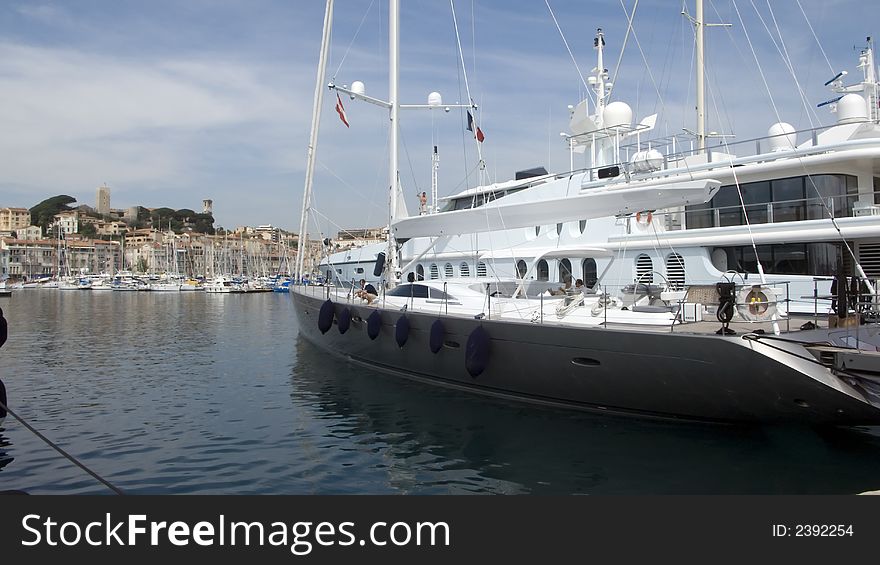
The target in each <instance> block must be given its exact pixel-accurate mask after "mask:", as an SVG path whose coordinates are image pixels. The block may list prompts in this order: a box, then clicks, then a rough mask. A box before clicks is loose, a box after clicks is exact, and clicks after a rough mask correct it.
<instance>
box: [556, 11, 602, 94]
mask: <svg viewBox="0 0 880 565" xmlns="http://www.w3.org/2000/svg"><path fill="white" fill-rule="evenodd" d="M544 3H545V4H547V9H548V10H550V17H552V18H553V23H554V24H556V29H557V30H558V31H559V37H561V38H562V43H564V44H565V50H566V51H568V56H569V57H571V62H572V63H574V68H575V69H576V70H577V73H578V76H579V77H581V83H583V85H584V89H586V91H587V95H588V96H589V97H590V102H592V103H593V105H595V104H596V101H595V100H594V99H593V92H592V91H591V90H590V87H589V86H587V80H586V79H585V78H584V74H583V73H582V72H581V68H580V67H579V66H578V64H577V60H576V59H575V58H574V53H572V52H571V47H569V46H568V41H566V39H565V34H564V33H562V28H561V27H559V22H558V21H557V20H556V14H554V13H553V8H551V7H550V0H544ZM600 72H601V69H600Z"/></svg>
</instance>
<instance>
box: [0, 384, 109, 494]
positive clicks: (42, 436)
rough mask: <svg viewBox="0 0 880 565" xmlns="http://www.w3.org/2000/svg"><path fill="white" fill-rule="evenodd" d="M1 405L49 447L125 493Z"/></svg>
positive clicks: (99, 480)
mask: <svg viewBox="0 0 880 565" xmlns="http://www.w3.org/2000/svg"><path fill="white" fill-rule="evenodd" d="M0 407H2V408H3V409H4V410H6V412H8V413H9V414H10V415H11V416H12V417H13V418H15V419H16V420H18V421H19V422H20V423H21V425H22V426H24V427H25V428H27V429H28V430H29V431H31V432H32V433H33V434H34V435H35V436H37V437H38V438H40V439H41V440H43V441H44V442H45V443H46V445H48V446H49V447H51V448H52V449H54V450H55V451H57V452H58V453H60V454H61V455H63V456H64V457H65V458H66V459H67V460H68V461H70V462H71V463H73V464H74V465H76V466H77V467H79V468H80V469H82V470H83V471H85V472H86V473H88V474H89V475H91V476H92V477H94V478H95V479H96V480H97V481H98V482H100V483H101V484H103V485H104V486H106V487H107V488H109V489H110V490H112V491H113V492H114V493H116V494H125V493H124V492H122V490H121V489H120V488H118V487H116V486H114V485H113V484H111V483H110V482H109V481H108V480H107V479H105V478H103V477H102V476H101V475H99V474H98V473H96V472H94V471H92V470H91V469H89V468H88V467H86V466H85V464H83V463H82V462H81V461H79V460H78V459H77V458H76V457H74V456H73V455H71V454H70V453H68V452H66V451H64V449H62V448H61V447H60V446H59V445H58V444H56V443H55V442H53V441H52V440H50V439H49V438H47V437H46V436H44V435H43V434H41V433H40V432H39V431H38V430H37V429H36V428H34V427H33V426H32V425H30V424H29V423H27V421H25V419H24V418H22V417H21V416H19V415H18V414H16V413H15V411H14V410H12V409H11V408H10V407H9V406H7V405H6V404H4V403H3V402H0Z"/></svg>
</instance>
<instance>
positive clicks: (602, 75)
mask: <svg viewBox="0 0 880 565" xmlns="http://www.w3.org/2000/svg"><path fill="white" fill-rule="evenodd" d="M593 47H595V48H596V51H597V60H596V69H595V75H594V76H595V77H596V84H595V85H594V87H593V91H594V92H595V93H596V121H597V124H596V125H597V126H599V127H600V128H601V127H602V121H603V116H602V114H603V110H605V97H606V95H607V94H608V92H607V91H606V87H605V79H607V78H608V74H607V73H606V72H605V58H604V53H605V34H604V33H603V32H602V28H601V27H600V28H599V29H597V30H596V38H595V39H593Z"/></svg>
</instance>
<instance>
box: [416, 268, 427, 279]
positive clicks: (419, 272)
mask: <svg viewBox="0 0 880 565" xmlns="http://www.w3.org/2000/svg"><path fill="white" fill-rule="evenodd" d="M416 280H417V281H423V280H425V267H423V266H422V265H416Z"/></svg>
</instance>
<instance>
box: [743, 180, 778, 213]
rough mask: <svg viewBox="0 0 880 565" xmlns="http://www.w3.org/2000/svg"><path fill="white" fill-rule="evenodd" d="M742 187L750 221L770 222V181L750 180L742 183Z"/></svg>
mask: <svg viewBox="0 0 880 565" xmlns="http://www.w3.org/2000/svg"><path fill="white" fill-rule="evenodd" d="M741 188H742V196H743V203H744V204H745V205H746V214H748V216H749V223H751V224H766V223H767V222H769V221H770V218H769V216H768V215H767V203H768V202H770V201H771V200H770V183H769V182H767V181H763V182H750V183H747V184H744V185H741ZM740 206H741V205H740ZM743 223H745V222H743Z"/></svg>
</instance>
